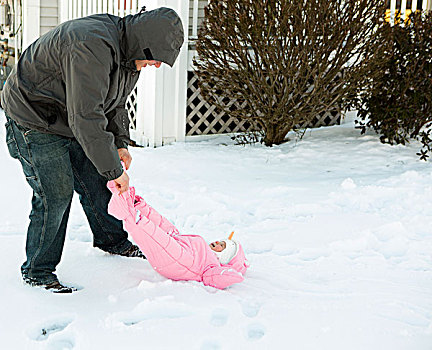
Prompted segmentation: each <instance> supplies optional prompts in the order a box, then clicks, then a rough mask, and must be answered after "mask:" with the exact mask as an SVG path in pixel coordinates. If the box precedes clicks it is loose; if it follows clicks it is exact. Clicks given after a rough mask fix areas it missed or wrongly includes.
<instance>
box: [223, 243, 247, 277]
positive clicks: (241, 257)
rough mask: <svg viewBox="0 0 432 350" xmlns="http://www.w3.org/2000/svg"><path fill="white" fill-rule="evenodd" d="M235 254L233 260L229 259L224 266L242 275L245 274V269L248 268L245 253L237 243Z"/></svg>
mask: <svg viewBox="0 0 432 350" xmlns="http://www.w3.org/2000/svg"><path fill="white" fill-rule="evenodd" d="M236 243H237V246H238V249H237V253H236V255H235V256H234V258H232V259H231V261H230V262H229V263H228V264H226V265H227V266H231V267H232V268H233V269H234V270H236V271H238V272H240V273H241V274H242V275H244V273H245V272H246V269H247V268H248V267H249V264H248V263H247V260H246V256H245V253H244V251H243V247H242V246H241V244H240V243H239V242H237V241H236Z"/></svg>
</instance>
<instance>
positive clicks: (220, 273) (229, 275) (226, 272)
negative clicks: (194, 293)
mask: <svg viewBox="0 0 432 350" xmlns="http://www.w3.org/2000/svg"><path fill="white" fill-rule="evenodd" d="M202 277H203V283H204V284H205V285H206V286H212V287H215V288H218V289H225V288H227V287H229V286H230V285H232V284H234V283H239V282H242V281H243V280H244V277H243V276H242V274H241V273H240V272H237V271H236V270H234V269H233V268H231V267H229V266H214V267H211V268H209V269H208V270H206V271H204V273H203V276H202Z"/></svg>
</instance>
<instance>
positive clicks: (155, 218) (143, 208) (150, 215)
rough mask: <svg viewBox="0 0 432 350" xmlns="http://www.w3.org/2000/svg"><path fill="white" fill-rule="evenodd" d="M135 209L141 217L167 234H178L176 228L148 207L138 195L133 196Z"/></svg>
mask: <svg viewBox="0 0 432 350" xmlns="http://www.w3.org/2000/svg"><path fill="white" fill-rule="evenodd" d="M135 208H136V209H138V210H139V211H140V214H141V216H143V217H146V218H147V219H149V220H150V221H151V222H153V223H154V224H155V225H156V226H158V227H160V228H161V229H162V230H163V231H165V232H167V233H169V234H172V233H174V234H179V231H178V230H177V228H176V227H175V226H174V225H173V224H172V223H171V222H169V221H168V219H167V218H165V217H163V216H162V215H160V214H159V213H158V212H157V211H156V210H155V209H153V208H152V207H151V206H150V205H148V204H147V203H146V202H145V201H144V199H143V198H142V197H140V196H138V195H136V196H135Z"/></svg>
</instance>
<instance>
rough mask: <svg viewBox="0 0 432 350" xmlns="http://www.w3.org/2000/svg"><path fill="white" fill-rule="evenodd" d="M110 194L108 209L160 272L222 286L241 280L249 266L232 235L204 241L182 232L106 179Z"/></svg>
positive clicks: (131, 194)
mask: <svg viewBox="0 0 432 350" xmlns="http://www.w3.org/2000/svg"><path fill="white" fill-rule="evenodd" d="M108 188H109V189H110V190H111V192H112V193H113V194H112V197H111V201H110V203H109V205H108V212H109V213H110V214H111V215H113V216H115V217H116V218H117V219H119V220H123V225H124V228H125V230H126V231H128V232H129V233H130V234H131V236H132V238H133V239H134V241H135V242H136V244H137V245H138V246H139V247H140V249H141V251H142V252H143V253H144V255H145V256H146V257H147V260H148V261H149V263H150V264H151V265H152V266H153V268H154V269H155V271H156V272H158V273H160V274H161V275H162V276H164V277H166V278H169V279H172V280H176V281H181V280H183V281H185V280H192V281H199V282H203V283H204V284H205V285H208V286H212V287H215V288H219V289H224V288H226V287H228V286H230V285H232V284H234V283H238V282H241V281H243V279H244V278H243V275H244V273H245V272H246V269H247V268H248V266H249V265H248V264H247V262H246V258H245V255H244V252H243V248H242V246H241V245H240V243H239V242H237V241H234V240H232V239H231V237H232V235H231V236H230V238H229V239H226V240H223V241H216V242H213V243H211V244H210V245H209V244H207V243H206V242H205V241H204V239H203V238H202V237H201V236H198V235H181V234H180V233H179V231H178V230H177V228H176V227H175V226H174V225H173V224H171V223H170V222H169V221H168V220H167V219H166V218H164V217H163V216H161V215H160V214H159V213H158V212H157V211H156V210H154V209H153V208H152V207H150V206H149V205H148V204H147V203H146V202H145V201H144V200H143V198H141V197H140V196H138V195H135V189H134V188H133V187H130V188H129V190H128V191H126V192H124V193H122V194H120V193H119V191H118V189H117V188H116V186H115V183H114V182H113V181H110V182H108Z"/></svg>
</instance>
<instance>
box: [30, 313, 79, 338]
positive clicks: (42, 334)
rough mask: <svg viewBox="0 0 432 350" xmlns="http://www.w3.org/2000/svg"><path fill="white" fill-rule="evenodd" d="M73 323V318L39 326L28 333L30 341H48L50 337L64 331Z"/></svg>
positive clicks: (52, 320) (52, 321)
mask: <svg viewBox="0 0 432 350" xmlns="http://www.w3.org/2000/svg"><path fill="white" fill-rule="evenodd" d="M72 321H73V318H72V317H61V318H57V319H51V320H49V321H46V322H44V323H41V324H37V325H35V326H33V327H32V328H30V329H29V330H28V331H27V335H28V337H29V338H30V339H32V340H36V341H44V340H47V339H48V337H49V336H50V335H52V334H54V333H58V332H61V331H63V330H64V329H65V328H66V327H67V326H69V324H71V323H72Z"/></svg>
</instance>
